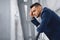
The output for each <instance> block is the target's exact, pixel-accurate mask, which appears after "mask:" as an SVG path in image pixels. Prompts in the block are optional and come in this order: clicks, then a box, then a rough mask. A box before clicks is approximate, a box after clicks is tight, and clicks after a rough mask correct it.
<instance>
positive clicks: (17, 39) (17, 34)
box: [0, 0, 60, 40]
mask: <svg viewBox="0 0 60 40" xmlns="http://www.w3.org/2000/svg"><path fill="white" fill-rule="evenodd" d="M35 2H39V3H40V4H41V5H42V7H48V8H50V9H51V10H53V11H55V12H56V13H57V14H58V15H59V16H60V0H0V40H35V37H36V35H37V31H36V29H37V28H36V27H35V25H33V24H32V23H31V22H30V16H29V11H30V5H32V4H33V3H35ZM38 20H39V19H38ZM39 40H49V39H48V37H47V36H46V35H45V34H44V33H41V35H40V37H39Z"/></svg>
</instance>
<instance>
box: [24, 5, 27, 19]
mask: <svg viewBox="0 0 60 40" xmlns="http://www.w3.org/2000/svg"><path fill="white" fill-rule="evenodd" d="M24 8H25V9H24V10H25V15H26V20H27V5H24Z"/></svg>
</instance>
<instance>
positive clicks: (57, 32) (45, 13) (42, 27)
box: [30, 3, 60, 40]
mask: <svg viewBox="0 0 60 40" xmlns="http://www.w3.org/2000/svg"><path fill="white" fill-rule="evenodd" d="M30 16H31V17H32V20H31V22H32V23H33V24H34V25H36V27H37V31H38V32H39V33H42V32H44V33H45V34H46V35H47V37H48V38H49V39H50V40H60V18H59V16H58V15H57V14H56V13H55V12H54V11H52V10H50V9H49V8H47V7H44V8H42V6H41V4H39V3H34V4H32V5H31V6H30ZM35 17H37V18H38V17H41V20H42V21H41V23H39V22H38V21H37V20H36V18H35ZM38 26H39V27H38Z"/></svg>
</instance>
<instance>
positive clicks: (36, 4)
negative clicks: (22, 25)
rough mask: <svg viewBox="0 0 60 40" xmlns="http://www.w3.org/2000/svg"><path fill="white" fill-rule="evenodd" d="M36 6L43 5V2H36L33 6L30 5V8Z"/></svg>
mask: <svg viewBox="0 0 60 40" xmlns="http://www.w3.org/2000/svg"><path fill="white" fill-rule="evenodd" d="M34 6H36V7H37V6H41V4H40V3H34V4H32V5H31V6H30V8H32V7H34Z"/></svg>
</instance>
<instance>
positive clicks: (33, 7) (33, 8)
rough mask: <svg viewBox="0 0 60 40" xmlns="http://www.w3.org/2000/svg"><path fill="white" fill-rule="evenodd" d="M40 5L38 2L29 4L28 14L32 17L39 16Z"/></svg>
mask: <svg viewBox="0 0 60 40" xmlns="http://www.w3.org/2000/svg"><path fill="white" fill-rule="evenodd" d="M41 11H42V6H41V5H40V4H39V3H34V4H32V5H31V6H30V15H31V16H33V17H37V18H38V17H39V16H40V15H41Z"/></svg>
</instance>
